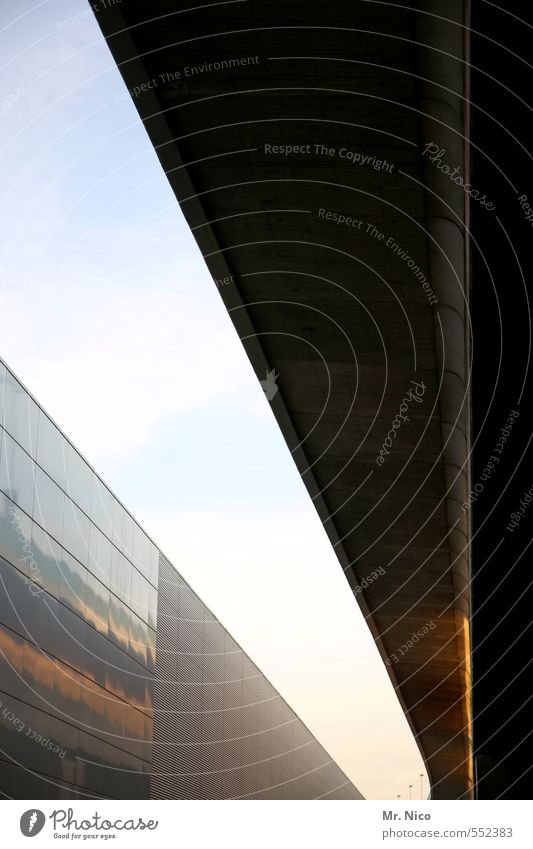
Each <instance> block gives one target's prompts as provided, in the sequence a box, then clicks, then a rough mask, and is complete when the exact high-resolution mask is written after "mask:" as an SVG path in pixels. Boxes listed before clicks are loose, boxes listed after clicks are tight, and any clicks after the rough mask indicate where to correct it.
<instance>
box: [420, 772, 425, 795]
mask: <svg viewBox="0 0 533 849" xmlns="http://www.w3.org/2000/svg"><path fill="white" fill-rule="evenodd" d="M423 780H424V773H423V772H421V773H420V798H421V799H423V798H424V793H423V784H422V782H423Z"/></svg>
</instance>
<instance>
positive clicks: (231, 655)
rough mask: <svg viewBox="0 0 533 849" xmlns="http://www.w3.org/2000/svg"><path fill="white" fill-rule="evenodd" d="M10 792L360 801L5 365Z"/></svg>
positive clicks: (3, 555) (5, 685)
mask: <svg viewBox="0 0 533 849" xmlns="http://www.w3.org/2000/svg"><path fill="white" fill-rule="evenodd" d="M158 589H159V596H158ZM0 796H3V797H4V798H15V799H67V798H68V799H74V798H87V797H89V798H91V797H95V798H119V799H120V798H123V799H137V798H138V799H141V798H150V797H151V798H156V799H182V798H192V799H212V798H219V799H220V798H241V797H245V798H252V799H253V798H262V799H273V798H276V799H314V798H324V799H336V798H340V799H359V798H361V796H360V794H359V793H358V791H357V790H356V789H355V787H354V786H353V785H352V784H351V782H350V781H349V780H348V779H347V777H346V775H344V773H343V772H342V771H341V770H340V769H339V767H338V766H337V765H336V764H335V763H334V762H333V761H332V760H331V758H330V756H329V755H328V753H327V752H326V751H325V750H324V749H323V748H322V746H321V745H320V744H319V743H318V741H317V740H316V739H315V738H314V737H313V735H312V734H311V732H310V731H309V730H308V729H307V728H306V727H305V725H304V724H303V723H302V722H301V721H300V719H299V718H298V717H297V716H296V714H295V713H294V712H293V711H292V710H291V708H290V707H289V706H288V705H287V703H286V702H285V701H284V700H283V699H282V698H281V696H280V694H279V693H278V692H277V691H276V690H275V689H274V687H272V685H271V684H270V682H269V681H268V680H267V679H266V678H265V677H264V675H262V673H261V672H260V670H259V669H258V668H257V667H256V666H255V665H254V664H253V663H252V661H251V660H250V658H249V657H248V656H247V655H246V654H245V653H244V652H243V650H242V649H241V647H240V646H239V645H238V644H237V643H236V642H235V640H234V639H233V638H232V637H231V635H230V634H229V633H228V632H227V631H226V629H225V628H224V627H223V626H222V625H221V623H220V622H219V621H218V620H217V619H215V618H214V617H213V615H212V614H211V612H210V611H209V610H208V608H207V607H206V606H205V605H204V604H203V603H202V601H201V600H200V599H199V598H198V596H197V595H196V594H195V593H194V592H193V591H192V590H191V588H190V587H189V586H188V584H187V583H186V582H185V581H184V580H183V579H182V578H181V576H180V575H179V574H178V572H176V570H175V569H174V568H173V567H172V566H171V565H170V563H169V562H168V561H167V560H166V559H165V558H164V557H163V555H161V554H160V552H159V550H158V548H157V547H156V546H155V545H154V543H153V542H152V541H151V540H150V539H149V538H148V536H147V535H146V534H145V533H144V531H143V530H142V528H141V527H140V526H139V525H138V524H137V523H136V522H135V521H134V520H133V519H132V517H131V516H130V514H129V513H128V512H127V511H126V510H125V508H124V507H123V506H122V504H120V502H119V501H118V500H117V499H116V498H115V497H114V495H113V494H112V493H111V492H110V490H109V489H108V488H107V487H106V485H105V484H104V483H103V482H102V480H101V479H100V478H99V477H98V475H97V474H96V473H95V472H94V471H93V469H92V468H91V467H90V466H89V465H88V464H87V463H86V461H85V460H84V459H83V457H82V456H81V455H80V454H79V453H78V452H77V451H76V449H75V448H74V447H73V445H72V444H71V443H70V442H69V441H68V439H66V437H65V436H64V435H63V434H62V433H61V432H60V431H59V430H58V428H57V427H56V425H55V424H54V423H53V422H52V421H51V419H50V418H49V417H48V416H47V414H46V413H45V412H44V411H43V410H42V408H41V407H40V406H39V405H38V404H37V402H36V401H35V400H34V399H33V398H32V397H31V396H30V395H29V394H28V392H27V391H26V390H25V389H24V388H23V387H22V386H21V384H20V383H19V382H18V381H17V379H16V378H15V376H14V375H13V374H12V373H11V372H10V371H9V369H8V368H7V367H6V366H5V365H4V364H3V363H2V361H1V360H0Z"/></svg>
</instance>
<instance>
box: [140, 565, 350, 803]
mask: <svg viewBox="0 0 533 849" xmlns="http://www.w3.org/2000/svg"><path fill="white" fill-rule="evenodd" d="M159 577H160V595H159V609H158V618H157V632H156V664H155V682H154V738H153V752H152V776H151V784H150V795H151V797H152V798H153V799H235V798H250V799H258V798H259V799H314V798H319V797H324V798H328V797H331V798H334V797H335V798H343V799H359V798H361V796H360V794H359V793H358V791H357V790H356V788H355V787H354V786H353V784H352V783H351V782H350V781H349V780H348V779H347V777H346V776H345V775H344V773H343V772H342V771H341V770H340V769H339V767H338V766H337V765H336V764H335V763H334V762H333V761H332V760H331V758H330V756H329V755H328V753H327V752H326V751H325V749H324V748H323V747H322V746H321V745H320V743H318V741H317V740H315V738H314V737H313V735H312V734H311V733H310V731H309V730H308V729H307V728H306V727H305V725H304V724H303V723H302V722H301V720H300V719H299V718H298V716H297V715H296V714H295V713H294V711H292V710H291V708H290V707H289V706H288V705H287V703H286V702H285V701H284V700H283V699H282V697H281V696H280V695H279V693H278V692H277V691H276V690H275V689H274V687H273V686H272V685H271V684H270V682H269V681H268V680H267V679H266V678H265V677H264V676H263V675H262V674H261V672H260V671H259V670H258V668H257V667H256V666H255V664H254V663H253V662H252V661H251V660H250V658H249V657H248V656H247V655H246V654H245V653H244V652H243V650H242V649H241V647H240V646H239V645H238V644H237V643H236V642H235V640H234V639H233V638H232V637H231V636H230V635H229V634H228V633H227V631H226V630H225V628H224V627H223V625H222V624H221V623H220V622H218V621H217V620H216V619H215V618H214V617H213V615H212V614H211V612H210V611H209V610H208V608H207V607H205V605H204V604H203V603H202V601H201V600H200V599H199V598H198V596H197V595H196V594H195V593H194V592H193V590H192V589H191V588H190V587H189V586H188V585H187V584H186V583H185V582H184V580H183V579H182V578H181V577H180V576H179V575H178V573H177V572H176V571H175V569H174V568H173V566H172V565H171V564H170V563H169V561H168V560H166V558H165V557H163V555H161V558H160V564H159Z"/></svg>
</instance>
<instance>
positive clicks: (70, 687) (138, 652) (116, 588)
mask: <svg viewBox="0 0 533 849" xmlns="http://www.w3.org/2000/svg"><path fill="white" fill-rule="evenodd" d="M0 437H1V439H0V664H1V672H0V702H1V704H0V790H1V791H2V792H3V794H4V795H6V796H10V797H15V798H43V799H46V798H85V797H91V796H96V797H101V798H103V797H118V798H130V799H135V798H147V797H148V796H149V786H150V762H151V742H152V711H153V677H154V665H155V624H156V608H157V577H158V576H157V564H158V558H159V551H158V550H157V548H156V547H155V545H154V544H153V542H151V540H150V539H149V538H148V537H147V536H146V534H145V533H144V531H143V530H142V528H140V527H139V525H138V524H137V523H136V522H135V521H134V520H133V519H132V517H131V516H130V515H129V513H128V512H127V511H126V510H125V509H124V507H123V506H122V504H120V502H119V501H118V500H117V499H116V498H115V497H114V495H113V494H112V493H111V492H110V491H109V489H108V488H107V487H106V485H105V484H104V483H103V482H102V481H101V480H100V478H99V477H98V475H96V473H95V472H94V471H93V470H92V469H91V467H90V466H89V465H88V464H87V463H86V462H85V460H84V459H83V457H81V456H80V454H79V453H78V452H77V451H76V449H75V448H74V446H73V445H72V444H71V443H70V442H69V441H68V439H66V437H65V436H64V435H63V434H62V433H61V431H60V430H59V429H58V428H57V427H56V425H55V424H54V423H53V422H52V421H51V419H50V418H49V417H48V416H47V414H46V413H45V412H44V411H43V410H42V409H41V408H40V407H39V405H38V404H37V403H36V402H35V401H34V399H33V398H31V397H30V395H29V394H28V393H27V392H26V390H25V389H24V388H23V387H22V386H21V384H20V383H19V382H18V381H17V379H16V378H15V377H14V375H13V374H11V372H10V371H9V370H8V369H7V368H6V367H5V365H4V364H2V363H0Z"/></svg>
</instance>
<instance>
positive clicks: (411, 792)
mask: <svg viewBox="0 0 533 849" xmlns="http://www.w3.org/2000/svg"><path fill="white" fill-rule="evenodd" d="M412 798H413V785H412V784H410V785H409V799H412Z"/></svg>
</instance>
